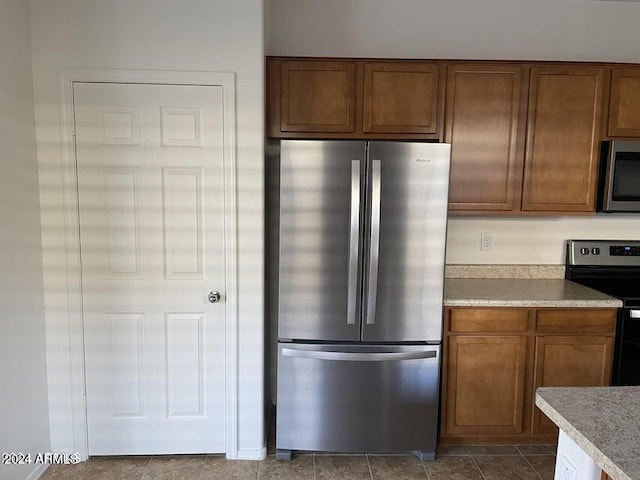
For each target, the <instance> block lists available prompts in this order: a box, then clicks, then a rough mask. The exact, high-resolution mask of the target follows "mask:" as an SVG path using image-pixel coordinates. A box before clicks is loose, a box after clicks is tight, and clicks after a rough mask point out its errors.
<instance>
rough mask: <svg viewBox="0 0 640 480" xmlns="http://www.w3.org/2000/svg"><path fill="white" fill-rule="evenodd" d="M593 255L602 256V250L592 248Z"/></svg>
mask: <svg viewBox="0 0 640 480" xmlns="http://www.w3.org/2000/svg"><path fill="white" fill-rule="evenodd" d="M591 253H592V254H594V255H600V249H599V248H598V247H596V248H592V249H591Z"/></svg>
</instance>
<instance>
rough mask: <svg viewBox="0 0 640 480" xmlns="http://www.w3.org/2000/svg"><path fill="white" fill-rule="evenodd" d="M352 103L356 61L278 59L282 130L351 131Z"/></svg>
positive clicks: (353, 112) (353, 125)
mask: <svg viewBox="0 0 640 480" xmlns="http://www.w3.org/2000/svg"><path fill="white" fill-rule="evenodd" d="M355 105H356V62H348V61H331V62H323V61H304V60H297V61H283V62H282V63H281V66H280V129H281V131H282V132H326V133H339V132H353V131H354V129H355V110H356V109H355Z"/></svg>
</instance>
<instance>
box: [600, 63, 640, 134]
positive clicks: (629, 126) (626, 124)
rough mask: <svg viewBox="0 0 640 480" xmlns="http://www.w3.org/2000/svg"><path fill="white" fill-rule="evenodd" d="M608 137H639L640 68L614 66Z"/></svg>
mask: <svg viewBox="0 0 640 480" xmlns="http://www.w3.org/2000/svg"><path fill="white" fill-rule="evenodd" d="M608 134H609V136H610V137H640V68H637V67H636V68H633V67H630V68H614V69H613V71H612V75H611V97H610V101H609V130H608Z"/></svg>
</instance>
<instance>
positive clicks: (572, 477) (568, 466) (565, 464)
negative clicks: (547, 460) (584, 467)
mask: <svg viewBox="0 0 640 480" xmlns="http://www.w3.org/2000/svg"><path fill="white" fill-rule="evenodd" d="M559 467H560V472H559V473H560V477H559V480H577V476H578V474H577V472H576V467H575V466H574V465H573V464H572V463H571V462H570V461H569V460H567V458H566V457H565V456H562V457H560V465H559Z"/></svg>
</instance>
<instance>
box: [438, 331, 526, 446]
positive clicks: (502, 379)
mask: <svg viewBox="0 0 640 480" xmlns="http://www.w3.org/2000/svg"><path fill="white" fill-rule="evenodd" d="M526 357H527V337H526V336H458V335H456V336H452V337H449V348H448V353H447V366H448V382H447V423H446V426H445V431H446V433H449V434H454V435H455V434H487V433H490V434H510V433H520V432H522V414H523V405H524V383H525V362H526Z"/></svg>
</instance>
